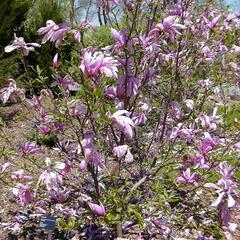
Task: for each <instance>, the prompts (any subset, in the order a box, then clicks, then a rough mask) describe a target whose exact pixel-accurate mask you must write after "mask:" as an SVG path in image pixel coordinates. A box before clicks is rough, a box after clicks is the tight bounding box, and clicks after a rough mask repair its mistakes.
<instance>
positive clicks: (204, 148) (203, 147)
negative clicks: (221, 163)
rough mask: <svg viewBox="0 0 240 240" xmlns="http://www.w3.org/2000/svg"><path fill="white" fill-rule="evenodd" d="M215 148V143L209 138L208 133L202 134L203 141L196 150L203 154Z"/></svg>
mask: <svg viewBox="0 0 240 240" xmlns="http://www.w3.org/2000/svg"><path fill="white" fill-rule="evenodd" d="M216 146H217V142H216V141H215V140H214V139H213V138H212V137H211V135H210V134H209V133H208V132H205V133H204V139H203V140H202V141H201V142H200V143H199V146H198V149H199V151H201V152H202V153H204V154H207V153H208V152H210V151H212V150H213V149H214V147H216Z"/></svg>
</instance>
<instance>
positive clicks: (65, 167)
mask: <svg viewBox="0 0 240 240" xmlns="http://www.w3.org/2000/svg"><path fill="white" fill-rule="evenodd" d="M55 168H56V169H58V170H60V171H61V174H62V175H63V176H65V175H67V174H68V173H70V172H71V170H72V163H71V162H70V161H65V162H56V165H55Z"/></svg>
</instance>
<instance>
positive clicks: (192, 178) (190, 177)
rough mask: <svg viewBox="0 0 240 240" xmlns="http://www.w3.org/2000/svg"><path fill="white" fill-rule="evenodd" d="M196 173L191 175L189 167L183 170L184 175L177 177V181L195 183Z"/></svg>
mask: <svg viewBox="0 0 240 240" xmlns="http://www.w3.org/2000/svg"><path fill="white" fill-rule="evenodd" d="M195 178H196V173H193V174H192V175H191V171H190V169H189V168H187V169H186V170H185V171H183V176H182V177H178V178H177V182H179V183H185V184H193V183H195Z"/></svg>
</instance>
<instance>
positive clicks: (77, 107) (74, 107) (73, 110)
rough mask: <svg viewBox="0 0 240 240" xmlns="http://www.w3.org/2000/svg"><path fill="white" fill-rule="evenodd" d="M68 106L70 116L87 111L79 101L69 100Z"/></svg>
mask: <svg viewBox="0 0 240 240" xmlns="http://www.w3.org/2000/svg"><path fill="white" fill-rule="evenodd" d="M68 108H69V115H70V116H78V115H82V114H86V113H87V108H86V106H85V105H84V104H83V103H82V102H81V101H78V102H70V103H69V106H68Z"/></svg>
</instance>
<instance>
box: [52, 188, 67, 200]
mask: <svg viewBox="0 0 240 240" xmlns="http://www.w3.org/2000/svg"><path fill="white" fill-rule="evenodd" d="M69 193H70V192H69V191H67V190H66V189H63V190H58V191H56V190H51V191H50V193H49V197H50V199H51V200H53V201H55V202H58V203H63V202H64V201H66V199H67V198H68V196H69Z"/></svg>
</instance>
